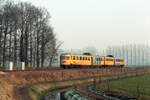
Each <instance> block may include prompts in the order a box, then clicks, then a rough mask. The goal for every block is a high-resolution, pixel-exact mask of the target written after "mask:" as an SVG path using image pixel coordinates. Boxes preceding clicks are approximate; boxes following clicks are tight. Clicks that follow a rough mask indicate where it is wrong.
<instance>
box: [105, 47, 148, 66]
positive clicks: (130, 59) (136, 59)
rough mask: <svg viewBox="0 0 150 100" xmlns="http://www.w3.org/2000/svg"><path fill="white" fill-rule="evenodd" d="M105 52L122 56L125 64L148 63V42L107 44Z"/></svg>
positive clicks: (146, 64) (139, 64)
mask: <svg viewBox="0 0 150 100" xmlns="http://www.w3.org/2000/svg"><path fill="white" fill-rule="evenodd" d="M105 54H106V55H108V54H112V55H113V56H115V57H123V58H124V59H125V64H126V65H127V66H148V65H150V61H149V59H150V46H149V45H148V44H126V45H120V46H119V45H118V46H108V48H107V49H106V50H105Z"/></svg>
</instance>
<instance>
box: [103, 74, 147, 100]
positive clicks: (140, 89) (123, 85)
mask: <svg viewBox="0 0 150 100" xmlns="http://www.w3.org/2000/svg"><path fill="white" fill-rule="evenodd" d="M108 85H109V86H108ZM102 87H103V89H104V90H105V91H107V89H108V88H107V87H109V88H110V89H111V91H118V92H120V93H121V92H122V93H124V94H126V95H128V96H131V97H138V98H139V99H141V98H145V99H147V100H150V75H144V76H140V77H136V78H129V79H123V80H119V81H113V82H109V83H104V84H101V86H100V88H101V89H102ZM148 98H149V99H148ZM145 99H144V100H145ZM142 100H143V99H142Z"/></svg>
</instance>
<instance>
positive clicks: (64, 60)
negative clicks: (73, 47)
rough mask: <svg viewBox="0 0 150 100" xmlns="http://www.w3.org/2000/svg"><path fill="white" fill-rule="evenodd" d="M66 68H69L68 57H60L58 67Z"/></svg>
mask: <svg viewBox="0 0 150 100" xmlns="http://www.w3.org/2000/svg"><path fill="white" fill-rule="evenodd" d="M68 66H70V55H68V54H62V55H60V67H61V68H64V69H66V68H67V67H68Z"/></svg>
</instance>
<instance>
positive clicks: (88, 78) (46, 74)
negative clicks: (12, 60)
mask: <svg viewBox="0 0 150 100" xmlns="http://www.w3.org/2000/svg"><path fill="white" fill-rule="evenodd" d="M149 69H150V68H143V67H140V68H111V69H97V68H95V69H67V70H44V71H43V70H38V71H36V70H34V71H12V72H0V84H1V85H0V90H1V91H0V99H1V100H38V99H40V98H41V97H42V96H43V95H45V94H46V93H47V92H49V91H51V90H55V89H58V88H64V87H70V86H78V84H86V83H88V82H93V81H94V80H95V78H96V80H97V81H98V80H100V79H102V78H103V80H107V79H109V78H110V77H112V76H114V77H118V78H120V77H122V76H124V75H126V74H127V73H131V74H132V73H135V75H136V74H137V73H138V72H144V73H146V72H148V71H149Z"/></svg>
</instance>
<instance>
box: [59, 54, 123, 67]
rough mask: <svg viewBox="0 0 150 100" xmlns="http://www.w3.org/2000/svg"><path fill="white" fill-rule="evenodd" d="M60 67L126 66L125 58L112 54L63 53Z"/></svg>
mask: <svg viewBox="0 0 150 100" xmlns="http://www.w3.org/2000/svg"><path fill="white" fill-rule="evenodd" d="M60 67H61V68H63V69H69V68H97V67H98V68H109V67H124V58H122V57H113V56H112V55H108V56H92V55H86V54H79V55H78V54H61V55H60Z"/></svg>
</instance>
